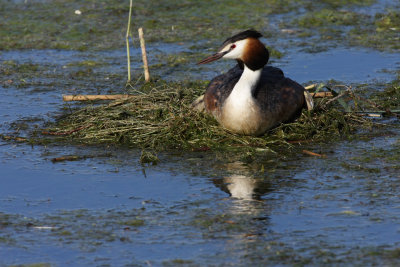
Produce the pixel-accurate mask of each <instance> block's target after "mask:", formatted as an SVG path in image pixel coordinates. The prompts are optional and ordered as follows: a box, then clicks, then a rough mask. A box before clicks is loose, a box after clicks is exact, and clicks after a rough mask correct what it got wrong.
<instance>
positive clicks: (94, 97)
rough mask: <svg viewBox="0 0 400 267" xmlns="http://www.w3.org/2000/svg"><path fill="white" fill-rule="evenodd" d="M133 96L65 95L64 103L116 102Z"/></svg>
mask: <svg viewBox="0 0 400 267" xmlns="http://www.w3.org/2000/svg"><path fill="white" fill-rule="evenodd" d="M132 96H133V95H63V100H64V101H90V100H114V99H121V98H122V99H123V98H129V97H132Z"/></svg>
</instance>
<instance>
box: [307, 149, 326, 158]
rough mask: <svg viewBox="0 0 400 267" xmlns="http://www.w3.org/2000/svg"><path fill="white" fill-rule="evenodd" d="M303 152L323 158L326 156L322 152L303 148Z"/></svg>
mask: <svg viewBox="0 0 400 267" xmlns="http://www.w3.org/2000/svg"><path fill="white" fill-rule="evenodd" d="M303 153H304V154H306V155H309V156H314V157H321V158H325V157H326V156H325V155H323V154H318V153H315V152H312V151H309V150H303Z"/></svg>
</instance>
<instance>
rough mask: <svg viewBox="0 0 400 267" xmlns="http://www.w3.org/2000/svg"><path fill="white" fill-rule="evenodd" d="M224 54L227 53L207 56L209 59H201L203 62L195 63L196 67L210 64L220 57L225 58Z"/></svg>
mask: <svg viewBox="0 0 400 267" xmlns="http://www.w3.org/2000/svg"><path fill="white" fill-rule="evenodd" d="M226 53H227V52H220V53H215V54H214V55H212V56H209V57H207V58H205V59H203V60H201V61H199V62H197V65H200V64H206V63H210V62H213V61H215V60H218V59H220V58H221V57H223V56H225V54H226Z"/></svg>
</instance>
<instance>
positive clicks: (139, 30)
mask: <svg viewBox="0 0 400 267" xmlns="http://www.w3.org/2000/svg"><path fill="white" fill-rule="evenodd" d="M138 32H139V39H140V47H141V48H142V59H143V67H144V79H145V81H146V82H148V81H149V80H150V73H149V65H148V63H147V54H146V45H145V43H144V37H143V28H139V29H138Z"/></svg>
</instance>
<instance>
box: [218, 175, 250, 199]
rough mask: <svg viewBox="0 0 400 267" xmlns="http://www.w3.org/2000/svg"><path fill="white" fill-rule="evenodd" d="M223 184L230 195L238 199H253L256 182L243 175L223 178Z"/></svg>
mask: <svg viewBox="0 0 400 267" xmlns="http://www.w3.org/2000/svg"><path fill="white" fill-rule="evenodd" d="M224 183H225V184H226V188H227V189H228V191H229V193H230V195H231V196H232V197H234V198H239V199H247V200H249V199H253V194H254V188H255V187H256V184H257V182H256V180H255V179H254V178H250V177H246V176H244V175H235V174H234V175H232V176H230V177H225V178H224Z"/></svg>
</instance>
